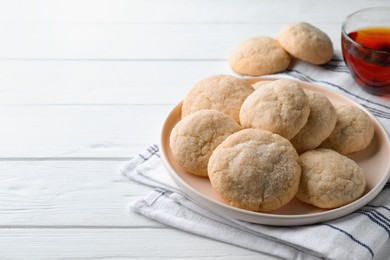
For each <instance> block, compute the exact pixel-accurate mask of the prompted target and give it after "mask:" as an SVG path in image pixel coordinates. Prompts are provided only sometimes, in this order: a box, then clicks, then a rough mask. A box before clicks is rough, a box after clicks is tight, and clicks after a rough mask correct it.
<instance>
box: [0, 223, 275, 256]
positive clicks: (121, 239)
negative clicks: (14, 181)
mask: <svg viewBox="0 0 390 260" xmlns="http://www.w3.org/2000/svg"><path fill="white" fill-rule="evenodd" d="M178 237H180V238H181V242H180V243H178V240H177V238H178ZM183 241H185V242H183ZM0 244H1V245H4V244H6V245H7V247H3V248H2V250H1V253H0V255H5V256H7V257H8V259H57V258H61V259H202V260H211V259H228V260H229V259H250V260H254V259H259V255H258V253H256V252H252V251H249V250H245V249H242V248H239V247H235V246H231V245H228V244H225V243H221V242H217V241H214V240H210V239H207V238H203V237H199V236H194V235H192V234H188V233H185V232H183V231H179V230H176V229H166V228H159V229H150V228H142V229H137V228H129V229H123V228H122V229H115V228H114V229H107V228H99V229H77V228H76V229H74V228H66V229H63V228H58V229H55V228H54V229H34V228H32V229H19V228H13V229H3V230H1V232H0ZM43 245H44V246H43ZM205 248H210V249H211V250H204V249H205ZM194 256H195V257H194ZM261 259H264V260H272V259H277V258H275V257H272V256H267V255H264V256H262V257H261Z"/></svg>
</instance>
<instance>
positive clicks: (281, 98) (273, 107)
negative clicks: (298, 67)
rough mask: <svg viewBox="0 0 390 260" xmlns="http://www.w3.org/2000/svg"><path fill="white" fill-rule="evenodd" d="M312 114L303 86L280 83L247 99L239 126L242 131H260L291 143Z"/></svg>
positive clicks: (254, 93) (263, 89)
mask: <svg viewBox="0 0 390 260" xmlns="http://www.w3.org/2000/svg"><path fill="white" fill-rule="evenodd" d="M309 113H310V108H309V101H308V98H307V96H306V94H305V92H304V91H303V89H302V88H301V86H300V85H299V84H298V83H297V82H295V81H292V80H287V79H280V80H275V81H273V82H270V83H267V84H264V85H263V86H261V87H260V88H258V89H257V90H256V91H255V92H253V93H252V94H251V95H249V96H248V97H247V99H246V100H245V101H244V103H243V104H242V107H241V111H240V122H241V125H242V126H243V127H254V128H260V129H264V130H268V131H271V132H273V133H275V134H279V135H281V136H283V137H285V138H287V139H291V138H293V137H294V136H295V135H296V134H297V133H298V132H299V130H301V129H302V127H303V126H304V125H305V124H306V122H307V119H308V117H309Z"/></svg>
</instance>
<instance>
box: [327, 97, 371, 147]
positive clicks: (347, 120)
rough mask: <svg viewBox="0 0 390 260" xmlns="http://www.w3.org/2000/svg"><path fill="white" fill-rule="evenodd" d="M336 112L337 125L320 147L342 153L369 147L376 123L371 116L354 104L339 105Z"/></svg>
mask: <svg viewBox="0 0 390 260" xmlns="http://www.w3.org/2000/svg"><path fill="white" fill-rule="evenodd" d="M336 112H337V122H336V126H335V127H334V129H333V131H332V133H331V134H330V135H329V137H328V138H327V139H325V141H324V142H323V143H322V144H321V145H320V147H322V148H329V149H332V150H335V151H337V152H339V153H341V154H350V153H354V152H358V151H361V150H363V149H365V148H367V146H368V145H369V144H370V143H371V141H372V139H373V138H374V125H373V123H372V122H371V119H370V117H369V116H368V115H367V114H366V113H365V112H364V111H363V110H361V109H360V108H358V107H356V106H352V105H340V106H337V107H336Z"/></svg>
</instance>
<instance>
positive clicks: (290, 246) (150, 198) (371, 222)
mask: <svg viewBox="0 0 390 260" xmlns="http://www.w3.org/2000/svg"><path fill="white" fill-rule="evenodd" d="M339 57H340V56H336V57H335V58H334V59H333V60H332V61H331V62H329V63H328V64H327V65H324V66H314V65H310V64H307V63H305V62H300V61H296V62H295V64H293V65H292V66H291V67H290V68H289V70H287V71H286V72H284V73H280V74H275V75H273V76H276V77H284V78H291V79H299V80H303V81H307V82H311V83H315V84H317V85H321V86H323V87H325V88H328V89H330V90H332V91H335V92H339V93H341V94H342V95H344V96H346V97H348V98H350V99H352V100H354V101H356V102H357V103H359V104H361V105H362V106H363V107H365V108H366V109H368V110H369V111H370V112H371V113H372V114H374V115H375V116H376V117H377V118H378V119H379V121H380V122H381V123H382V125H383V126H384V128H385V129H386V131H387V132H390V101H389V98H386V97H378V96H372V95H369V94H367V93H365V92H364V91H362V90H361V89H360V88H359V87H358V86H356V84H355V83H354V81H353V79H352V78H351V76H350V74H349V72H348V70H347V69H346V67H345V64H344V62H343V61H342V59H340V58H339ZM389 160H390V158H389ZM120 172H121V173H122V174H124V175H126V176H128V177H129V178H131V179H133V180H135V181H137V182H140V183H144V184H147V185H150V186H153V187H156V188H155V189H154V190H153V191H152V192H151V193H150V194H148V195H147V196H146V197H144V198H142V199H140V200H138V201H135V202H134V203H132V204H131V209H132V210H133V211H136V212H139V213H140V214H143V215H145V216H146V217H148V218H152V219H155V220H156V221H159V222H161V223H164V224H167V225H170V226H172V227H176V228H179V229H182V230H186V231H188V232H192V233H195V234H198V235H201V236H205V237H209V238H211V239H216V240H219V241H223V242H226V243H230V244H233V245H237V246H241V247H244V248H248V249H251V250H255V251H258V252H264V253H267V254H271V255H274V256H278V257H281V258H284V259H362V260H363V259H380V260H382V259H390V239H389V238H390V183H389V182H388V183H387V184H386V185H385V186H384V188H383V190H382V191H381V192H380V193H379V195H378V196H377V197H376V198H375V199H373V200H372V201H371V202H370V203H369V204H368V205H366V206H364V207H362V208H361V209H359V210H357V211H355V212H353V213H351V214H349V215H347V216H344V217H342V218H339V219H336V220H333V221H328V222H324V223H319V224H313V225H307V226H294V227H276V226H266V225H259V224H253V223H248V222H245V221H240V220H236V219H232V218H229V217H227V216H223V215H220V214H217V213H215V212H212V211H210V210H209V209H207V208H206V207H204V206H203V205H200V204H199V203H197V202H194V201H193V200H191V199H190V198H189V197H187V196H186V195H185V194H183V193H182V192H181V190H180V189H179V188H178V186H177V185H176V184H175V183H174V182H173V180H172V179H171V178H170V176H169V174H168V172H167V171H166V170H165V168H164V166H163V164H162V162H161V158H160V154H159V147H158V146H157V145H152V146H150V147H149V148H147V150H146V151H144V152H142V153H141V154H139V156H137V157H135V158H133V159H132V160H130V161H129V162H127V163H125V164H124V165H123V166H122V167H121V169H120Z"/></svg>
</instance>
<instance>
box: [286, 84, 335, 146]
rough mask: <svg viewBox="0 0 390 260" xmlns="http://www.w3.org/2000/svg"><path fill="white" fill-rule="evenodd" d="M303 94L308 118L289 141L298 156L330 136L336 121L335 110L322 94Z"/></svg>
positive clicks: (306, 91) (313, 92) (314, 92)
mask: <svg viewBox="0 0 390 260" xmlns="http://www.w3.org/2000/svg"><path fill="white" fill-rule="evenodd" d="M305 93H306V96H307V98H308V99H309V106H310V114H309V118H308V119H307V122H306V124H305V126H304V127H303V128H302V129H301V130H300V131H299V132H298V134H296V135H295V136H294V137H293V138H292V139H291V140H290V142H291V143H292V144H293V145H294V147H295V149H297V152H298V153H299V154H300V153H303V152H305V151H307V150H313V149H315V148H317V147H318V146H319V145H320V144H321V143H322V142H323V141H324V140H325V139H326V138H327V137H328V136H329V135H330V133H331V132H332V130H333V129H334V127H335V125H336V121H337V113H336V109H335V108H334V106H333V104H332V103H331V102H330V101H329V99H328V98H327V97H326V96H325V95H324V94H321V93H319V92H316V91H311V90H305Z"/></svg>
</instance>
